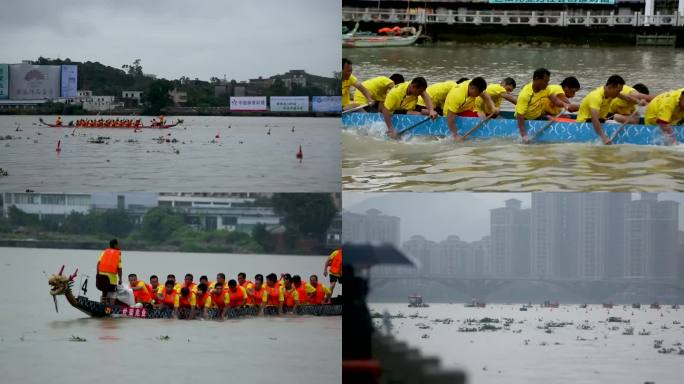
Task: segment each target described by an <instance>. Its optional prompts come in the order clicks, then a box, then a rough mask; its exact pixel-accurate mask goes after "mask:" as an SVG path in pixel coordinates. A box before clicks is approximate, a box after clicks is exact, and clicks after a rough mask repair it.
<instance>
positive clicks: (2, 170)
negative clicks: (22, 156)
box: [0, 168, 9, 176]
mask: <svg viewBox="0 0 684 384" xmlns="http://www.w3.org/2000/svg"><path fill="white" fill-rule="evenodd" d="M8 175H9V173H7V171H6V170H4V169H2V168H0V176H8Z"/></svg>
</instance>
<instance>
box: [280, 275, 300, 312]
mask: <svg viewBox="0 0 684 384" xmlns="http://www.w3.org/2000/svg"><path fill="white" fill-rule="evenodd" d="M282 290H283V296H284V298H285V302H284V308H286V309H289V310H294V309H296V307H297V306H298V305H299V292H297V288H295V286H294V284H293V281H292V276H290V274H289V273H286V274H285V277H283V286H282Z"/></svg>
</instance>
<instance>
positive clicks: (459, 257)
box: [437, 235, 473, 276]
mask: <svg viewBox="0 0 684 384" xmlns="http://www.w3.org/2000/svg"><path fill="white" fill-rule="evenodd" d="M468 248H469V247H468V243H466V242H465V241H462V240H461V239H460V238H459V237H458V236H455V235H452V236H449V237H448V238H447V239H446V240H444V241H441V242H440V243H439V254H440V256H439V267H438V270H437V273H438V274H442V275H449V276H457V275H459V276H465V275H470V274H471V272H472V269H473V268H472V267H469V266H468V265H467V262H466V259H467V253H468Z"/></svg>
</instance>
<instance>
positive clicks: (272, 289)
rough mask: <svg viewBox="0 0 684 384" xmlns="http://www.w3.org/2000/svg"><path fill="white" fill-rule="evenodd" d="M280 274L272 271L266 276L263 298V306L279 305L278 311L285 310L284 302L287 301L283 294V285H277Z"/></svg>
mask: <svg viewBox="0 0 684 384" xmlns="http://www.w3.org/2000/svg"><path fill="white" fill-rule="evenodd" d="M277 280H278V276H276V274H275V273H270V274H268V275H267V276H266V286H265V287H264V288H265V292H264V294H263V298H262V308H261V309H262V311H263V306H268V307H277V308H278V313H282V312H283V303H284V302H285V295H284V294H283V287H282V286H278V285H277Z"/></svg>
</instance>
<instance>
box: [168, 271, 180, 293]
mask: <svg viewBox="0 0 684 384" xmlns="http://www.w3.org/2000/svg"><path fill="white" fill-rule="evenodd" d="M169 280H170V281H173V289H175V290H176V292H177V293H180V290H181V285H180V283H178V282H176V275H174V274H173V273H169V274H168V275H166V281H169Z"/></svg>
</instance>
